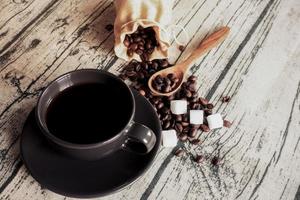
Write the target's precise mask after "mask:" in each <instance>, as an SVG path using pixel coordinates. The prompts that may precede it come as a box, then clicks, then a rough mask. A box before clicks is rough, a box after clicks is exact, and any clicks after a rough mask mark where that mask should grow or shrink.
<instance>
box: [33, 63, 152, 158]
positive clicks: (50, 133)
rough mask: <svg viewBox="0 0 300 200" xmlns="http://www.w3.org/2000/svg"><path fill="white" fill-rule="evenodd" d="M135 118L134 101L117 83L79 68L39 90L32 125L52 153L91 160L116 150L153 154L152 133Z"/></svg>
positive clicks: (115, 79) (105, 74) (99, 72)
mask: <svg viewBox="0 0 300 200" xmlns="http://www.w3.org/2000/svg"><path fill="white" fill-rule="evenodd" d="M98 92H99V93H98ZM83 95H87V96H83ZM89 95H90V96H89ZM86 97H87V98H86ZM56 102H57V103H56ZM82 102H84V103H82ZM98 102H99V104H97V103H98ZM80 103H82V104H84V105H81V104H80ZM52 104H53V105H52ZM103 104H106V105H103ZM72 106H73V107H72ZM82 106H83V107H82ZM124 106H125V107H124ZM55 109H56V110H55ZM77 109H78V116H77ZM113 109H114V110H113ZM118 109H119V111H118ZM110 110H113V113H112V112H110ZM70 112H71V113H70ZM134 113H135V100H134V96H133V94H132V92H131V90H130V88H129V87H128V86H127V85H126V84H125V83H124V82H123V81H122V80H121V79H120V78H118V77H116V76H115V75H113V74H111V73H109V72H106V71H102V70H97V69H83V70H77V71H72V72H69V73H66V74H64V75H62V76H60V77H58V78H57V79H55V80H54V81H53V82H51V83H50V84H49V85H48V86H47V87H46V88H45V89H44V91H43V92H42V94H41V95H40V97H39V100H38V103H37V107H36V120H37V123H38V125H39V127H40V129H41V132H42V133H43V134H44V136H45V137H46V138H47V140H48V141H49V143H50V144H51V145H53V147H54V148H55V149H57V150H59V151H60V152H62V153H65V154H68V155H69V156H72V157H75V158H79V159H85V160H95V159H99V158H101V157H103V156H106V155H108V154H110V153H113V152H115V151H118V150H120V149H122V150H125V151H131V152H133V153H137V154H147V153H149V152H150V151H151V150H152V148H153V147H154V145H155V142H156V137H155V134H154V133H153V132H152V130H150V129H149V128H148V127H146V126H145V125H142V124H139V123H136V122H134V121H133V116H134ZM94 115H95V116H94ZM104 115H105V116H104ZM78 118H79V119H78ZM98 119H99V121H97V120H98ZM72 120H73V121H72ZM89 120H90V121H91V123H90V124H89V122H90V121H89ZM91 127H92V128H91ZM97 131H98V132H97Z"/></svg>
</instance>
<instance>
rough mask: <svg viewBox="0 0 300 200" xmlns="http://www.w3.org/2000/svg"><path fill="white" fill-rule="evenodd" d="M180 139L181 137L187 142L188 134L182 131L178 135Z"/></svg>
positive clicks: (181, 139)
mask: <svg viewBox="0 0 300 200" xmlns="http://www.w3.org/2000/svg"><path fill="white" fill-rule="evenodd" d="M178 139H179V140H180V141H182V142H185V141H187V139H188V136H187V135H186V134H185V133H180V134H179V135H178Z"/></svg>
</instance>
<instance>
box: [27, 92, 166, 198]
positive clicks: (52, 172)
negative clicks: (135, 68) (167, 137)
mask: <svg viewBox="0 0 300 200" xmlns="http://www.w3.org/2000/svg"><path fill="white" fill-rule="evenodd" d="M134 96H135V101H136V111H137V112H136V113H135V117H134V120H135V121H136V122H139V123H142V124H145V125H146V126H148V127H149V128H151V129H152V130H153V131H154V133H155V134H156V137H157V141H156V144H155V147H154V148H153V149H152V151H151V152H150V153H149V154H147V155H137V154H134V153H130V152H127V151H123V150H120V151H117V152H116V153H113V154H112V155H110V156H107V157H105V158H102V159H100V160H96V161H84V160H77V159H73V158H70V157H67V156H65V155H62V154H60V153H58V152H56V151H55V150H53V149H52V148H51V147H50V146H49V145H48V143H47V141H46V140H45V138H44V136H43V135H42V134H41V133H40V131H39V129H38V127H37V125H36V122H35V116H34V112H31V113H30V115H29V117H28V119H27V120H26V123H25V125H24V128H23V133H22V137H21V156H22V159H23V161H24V163H25V165H26V167H27V169H28V170H29V172H30V173H31V175H32V176H33V177H34V178H35V179H36V180H37V181H38V182H39V183H40V184H41V185H42V186H44V187H46V188H47V189H49V190H52V191H53V192H56V193H59V194H61V195H65V196H71V197H80V198H88V197H97V196H103V195H106V194H109V193H112V192H114V191H117V190H119V189H121V188H123V187H125V186H127V185H129V184H130V183H132V182H133V181H135V180H136V179H137V178H138V177H140V176H141V175H142V174H143V173H144V172H145V171H146V170H147V169H148V168H149V167H150V166H151V164H152V162H153V160H154V158H155V156H156V154H157V152H158V149H159V146H160V141H161V127H160V123H159V119H158V118H157V115H156V113H155V111H154V109H153V107H152V106H151V104H150V103H149V102H148V101H147V100H146V99H145V98H144V97H142V96H141V95H139V94H138V93H137V92H134Z"/></svg>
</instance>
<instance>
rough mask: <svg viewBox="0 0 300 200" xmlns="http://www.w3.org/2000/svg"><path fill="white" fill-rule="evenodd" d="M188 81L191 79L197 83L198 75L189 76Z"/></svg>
mask: <svg viewBox="0 0 300 200" xmlns="http://www.w3.org/2000/svg"><path fill="white" fill-rule="evenodd" d="M188 81H191V82H192V83H195V82H196V81H197V77H196V76H194V75H192V76H190V77H189V78H188Z"/></svg>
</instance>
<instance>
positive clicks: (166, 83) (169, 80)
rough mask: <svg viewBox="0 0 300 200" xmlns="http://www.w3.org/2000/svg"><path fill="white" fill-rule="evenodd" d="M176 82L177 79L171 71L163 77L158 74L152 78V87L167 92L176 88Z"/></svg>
mask: <svg viewBox="0 0 300 200" xmlns="http://www.w3.org/2000/svg"><path fill="white" fill-rule="evenodd" d="M178 82H179V79H178V78H177V77H176V75H175V74H173V73H170V74H167V76H165V77H162V76H161V75H158V76H156V77H155V78H154V79H153V81H152V87H153V88H154V89H155V90H156V91H158V92H161V93H168V92H171V91H173V89H174V88H176V86H177V83H178Z"/></svg>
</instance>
